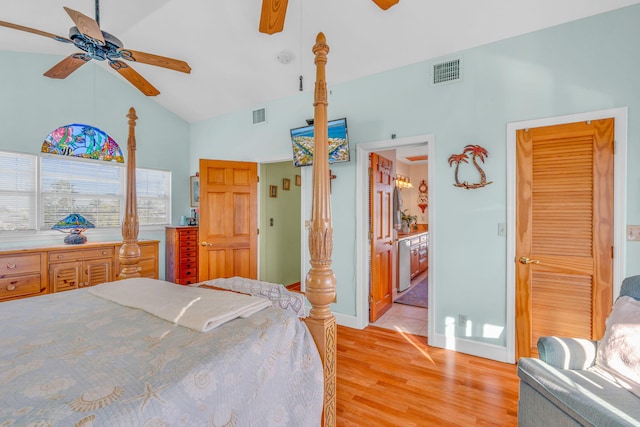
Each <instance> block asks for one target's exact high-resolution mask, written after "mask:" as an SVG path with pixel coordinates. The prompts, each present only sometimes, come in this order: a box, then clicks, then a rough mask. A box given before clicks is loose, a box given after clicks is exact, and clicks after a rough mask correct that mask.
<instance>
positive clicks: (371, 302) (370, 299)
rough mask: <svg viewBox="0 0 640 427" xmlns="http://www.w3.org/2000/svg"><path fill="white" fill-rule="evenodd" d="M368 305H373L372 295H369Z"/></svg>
mask: <svg viewBox="0 0 640 427" xmlns="http://www.w3.org/2000/svg"><path fill="white" fill-rule="evenodd" d="M369 304H373V295H371V294H369Z"/></svg>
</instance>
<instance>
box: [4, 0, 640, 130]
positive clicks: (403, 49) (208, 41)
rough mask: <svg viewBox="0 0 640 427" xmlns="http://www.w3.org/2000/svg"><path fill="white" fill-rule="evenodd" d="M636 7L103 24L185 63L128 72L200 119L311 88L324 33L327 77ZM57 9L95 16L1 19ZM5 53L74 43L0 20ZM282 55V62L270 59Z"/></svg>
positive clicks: (449, 0) (246, 11)
mask: <svg viewBox="0 0 640 427" xmlns="http://www.w3.org/2000/svg"><path fill="white" fill-rule="evenodd" d="M636 3H640V0H517V1H514V0H484V1H477V0H476V1H472V0H445V1H440V2H434V1H427V0H400V3H398V4H397V5H395V6H393V7H392V8H390V9H389V10H387V11H383V10H381V9H380V8H378V7H377V6H376V5H375V4H374V3H373V2H372V1H371V0H289V6H288V10H287V19H286V23H285V27H284V31H283V32H282V33H279V34H275V35H271V36H269V35H266V34H261V33H259V32H258V21H259V16H260V7H261V0H102V2H101V4H100V8H101V11H100V24H101V27H102V29H103V30H104V31H107V32H109V33H111V34H113V35H115V36H116V37H118V38H119V39H120V40H122V41H123V42H124V45H125V47H127V48H130V49H133V50H139V51H144V52H149V53H154V54H158V55H164V56H169V57H174V58H177V59H183V60H185V61H187V62H188V63H189V64H190V65H191V68H192V72H191V74H189V75H188V74H183V73H178V72H175V71H171V70H166V69H162V68H157V67H153V66H150V65H145V64H136V65H135V68H136V70H137V71H138V72H139V73H140V74H142V75H143V76H144V77H145V78H146V79H148V80H149V81H150V82H151V84H153V85H154V86H156V87H157V88H158V89H159V90H160V92H161V94H160V95H158V96H157V97H156V98H155V100H156V101H157V102H158V103H160V104H161V105H163V106H164V107H166V108H167V109H169V110H171V111H173V112H175V113H176V114H177V115H178V116H180V117H182V118H183V119H184V120H186V121H188V122H196V121H199V120H203V119H207V118H211V117H215V116H217V115H220V114H223V113H225V112H229V111H235V110H240V109H246V108H251V107H256V106H260V105H262V104H264V103H266V102H268V101H271V100H275V99H279V98H284V97H287V96H291V95H294V94H296V93H297V92H298V90H299V88H298V86H299V76H300V75H302V76H304V90H305V91H306V90H310V89H312V88H313V82H314V80H315V70H314V65H313V55H312V53H311V48H312V46H313V44H314V42H315V37H316V34H317V33H318V32H319V31H322V32H324V33H325V35H326V37H327V44H328V45H329V46H330V48H331V52H330V53H329V60H328V64H327V80H328V83H329V85H331V84H335V83H341V82H345V81H349V80H353V79H357V78H359V77H362V76H365V75H369V74H374V73H378V72H381V71H385V70H389V69H393V68H398V67H401V66H403V65H407V64H412V63H416V62H420V61H423V60H426V59H430V58H434V57H438V56H443V55H447V54H450V53H452V52H457V51H460V50H463V49H467V48H470V47H474V46H479V45H483V44H487V43H491V42H493V41H496V40H501V39H505V38H508V37H512V36H514V35H518V34H523V33H527V32H531V31H535V30H538V29H541V28H545V27H549V26H553V25H557V24H561V23H564V22H568V21H571V20H575V19H579V18H583V17H586V16H590V15H594V14H598V13H602V12H605V11H608V10H613V9H617V8H620V7H625V6H629V5H632V4H636ZM63 6H67V7H70V8H71V9H75V10H77V11H80V12H82V13H84V14H86V15H89V16H92V17H93V16H95V11H94V0H20V1H16V0H0V20H2V21H7V22H11V23H15V24H20V25H24V26H27V27H31V28H36V29H39V30H43V31H47V32H50V33H54V34H58V35H61V36H65V37H66V36H67V35H68V29H69V27H71V26H72V22H71V19H70V18H69V16H68V15H67V14H66V12H65V11H64V10H63ZM612 31H615V30H614V29H612ZM0 50H10V51H24V52H38V53H52V54H57V55H60V56H61V57H62V56H66V55H68V54H70V53H72V52H73V51H74V48H73V47H72V46H69V45H68V44H64V43H59V42H56V41H54V40H51V39H48V38H44V37H39V36H36V35H33V34H29V33H25V32H22V31H16V30H12V29H8V28H4V27H0ZM280 52H287V53H288V54H289V55H290V57H291V61H290V62H289V63H288V64H282V63H280V62H279V61H278V60H277V57H278V54H279V53H280ZM56 60H57V58H52V65H53V64H54V63H55V62H56ZM3 65H4V66H6V64H3ZM83 68H88V67H83ZM83 68H80V69H79V70H78V71H76V72H78V73H79V72H87V70H84V69H83ZM45 71H46V70H42V72H45ZM114 74H115V73H114ZM43 78H46V77H43Z"/></svg>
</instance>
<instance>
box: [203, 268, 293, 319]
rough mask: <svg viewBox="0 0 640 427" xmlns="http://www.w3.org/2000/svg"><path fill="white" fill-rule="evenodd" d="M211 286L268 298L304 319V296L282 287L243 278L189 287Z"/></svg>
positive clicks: (215, 280)
mask: <svg viewBox="0 0 640 427" xmlns="http://www.w3.org/2000/svg"><path fill="white" fill-rule="evenodd" d="M200 285H211V286H216V287H218V288H223V289H231V290H233V291H238V292H243V293H245V294H250V295H253V296H257V297H263V298H268V299H270V300H271V302H272V305H273V306H274V307H279V308H282V309H284V310H289V311H293V312H294V313H295V314H297V315H298V316H299V317H304V316H305V312H304V295H302V294H300V293H297V292H291V291H289V290H288V289H287V288H285V287H284V286H283V285H280V284H278V283H271V282H262V281H260V280H253V279H247V278H245V277H230V278H226V279H213V280H207V281H206V282H200V283H196V284H194V285H191V286H200Z"/></svg>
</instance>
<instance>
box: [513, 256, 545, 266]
mask: <svg viewBox="0 0 640 427" xmlns="http://www.w3.org/2000/svg"><path fill="white" fill-rule="evenodd" d="M518 261H520V263H521V264H540V261H539V260H537V259H529V258H528V257H526V256H523V257H520V259H519V260H518Z"/></svg>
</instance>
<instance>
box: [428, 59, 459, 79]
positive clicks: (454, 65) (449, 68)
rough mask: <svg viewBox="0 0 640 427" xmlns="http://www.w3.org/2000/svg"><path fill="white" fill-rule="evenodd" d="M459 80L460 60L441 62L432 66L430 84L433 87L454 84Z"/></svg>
mask: <svg viewBox="0 0 640 427" xmlns="http://www.w3.org/2000/svg"><path fill="white" fill-rule="evenodd" d="M461 78H462V60H461V59H460V58H458V59H453V60H451V61H447V62H441V63H440V64H435V65H434V66H433V79H432V80H431V83H432V84H434V85H437V84H441V83H451V82H455V81H458V80H460V79H461Z"/></svg>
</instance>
